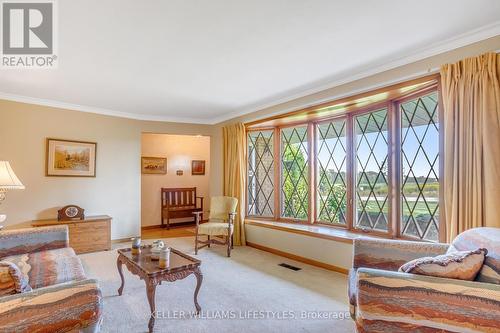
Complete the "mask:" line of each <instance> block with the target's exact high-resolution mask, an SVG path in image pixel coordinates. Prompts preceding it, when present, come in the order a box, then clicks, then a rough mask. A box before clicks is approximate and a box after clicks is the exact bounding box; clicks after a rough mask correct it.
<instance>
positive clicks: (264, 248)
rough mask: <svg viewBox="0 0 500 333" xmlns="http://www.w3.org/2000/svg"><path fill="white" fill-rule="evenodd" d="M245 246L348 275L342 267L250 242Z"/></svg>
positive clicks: (347, 271)
mask: <svg viewBox="0 0 500 333" xmlns="http://www.w3.org/2000/svg"><path fill="white" fill-rule="evenodd" d="M247 246H250V247H253V248H255V249H258V250H261V251H265V252H269V253H272V254H275V255H278V256H280V257H285V258H288V259H292V260H295V261H299V262H302V263H304V264H308V265H311V266H316V267H320V268H324V269H328V270H330V271H334V272H338V273H342V274H348V273H349V270H348V269H345V268H343V267H339V266H335V265H331V264H327V263H324V262H321V261H317V260H314V259H309V258H305V257H301V256H298V255H295V254H291V253H288V252H284V251H281V250H277V249H273V248H270V247H267V246H264V245H260V244H256V243H252V242H247Z"/></svg>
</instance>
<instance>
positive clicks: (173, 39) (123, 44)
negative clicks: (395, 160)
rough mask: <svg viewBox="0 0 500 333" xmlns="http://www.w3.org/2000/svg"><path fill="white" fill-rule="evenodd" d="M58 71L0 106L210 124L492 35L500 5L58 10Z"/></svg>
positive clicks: (91, 2) (245, 0) (22, 84)
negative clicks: (33, 105) (17, 103)
mask: <svg viewBox="0 0 500 333" xmlns="http://www.w3.org/2000/svg"><path fill="white" fill-rule="evenodd" d="M58 7H59V8H58V10H59V16H58V17H59V52H58V53H59V67H58V68H57V69H54V70H0V98H5V99H12V100H21V101H27V102H32V103H38V104H45V105H52V106H60V107H65V108H69V109H76V110H82V111H89V112H96V113H103V114H114V115H119V116H124V117H130V118H136V119H150V120H169V121H182V122H196V123H207V124H213V123H216V122H219V121H223V120H225V119H229V118H231V117H233V116H236V115H240V114H244V113H248V112H251V111H255V110H257V109H259V108H262V107H264V106H270V105H272V104H276V103H278V102H282V101H284V100H287V99H290V98H292V97H297V96H299V95H301V94H304V93H306V92H309V93H310V92H312V91H315V90H319V89H324V88H326V87H329V86H332V85H334V84H335V82H337V83H338V82H341V81H346V80H349V79H350V78H359V77H360V76H363V73H365V74H366V75H368V73H369V74H373V73H374V72H376V71H377V70H382V69H388V67H390V66H391V64H392V65H394V66H396V65H401V64H404V63H405V62H410V61H415V60H418V58H423V57H426V56H430V55H432V54H436V53H439V52H443V51H446V50H449V49H453V48H456V47H459V46H463V45H466V44H469V43H472V42H475V41H478V40H481V39H485V38H488V37H491V36H495V35H499V34H500V21H499V19H500V1H498V0H440V1H436V0H419V1H401V0H378V1H362V0H350V1H346V0H344V1H340V0H324V1H323V0H307V1H303V0H210V1H203V0H198V1H195V0H176V1H172V0H168V1H167V0H147V1H137V0H106V1H103V0H71V1H70V0H64V1H58Z"/></svg>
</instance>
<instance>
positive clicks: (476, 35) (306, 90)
mask: <svg viewBox="0 0 500 333" xmlns="http://www.w3.org/2000/svg"><path fill="white" fill-rule="evenodd" d="M498 35H500V20H499V21H496V22H494V23H492V24H489V25H485V26H483V27H480V28H478V29H474V30H471V31H469V32H467V33H464V34H461V35H459V36H456V37H452V38H449V39H446V40H444V41H442V42H438V43H434V44H431V45H429V46H427V47H424V48H421V49H419V50H416V51H415V52H412V54H411V55H402V56H395V57H393V58H392V60H390V61H387V62H384V63H383V64H373V65H371V66H367V68H366V69H365V70H362V71H356V70H353V71H350V72H347V73H345V74H344V75H342V77H338V78H336V79H333V80H331V81H329V82H328V83H326V84H320V85H314V86H309V87H307V86H305V87H303V89H300V88H298V89H296V90H301V91H300V92H299V93H290V94H288V95H286V94H285V95H283V96H281V97H279V98H275V99H270V100H268V101H266V102H264V103H261V104H257V105H254V106H252V107H248V108H243V109H241V110H235V111H233V112H228V113H226V114H224V115H222V116H219V117H213V118H209V120H207V119H203V118H190V117H171V116H158V115H147V114H136V113H129V112H121V111H116V110H111V109H105V108H99V107H94V106H86V105H79V104H73V103H67V102H61V101H57V100H51V99H44V98H36V97H29V96H22V95H16V94H10V93H5V92H1V91H0V99H4V100H9V101H15V102H21V103H28V104H35V105H43V106H49V107H55V108H61V109H68V110H74V111H80V112H87V113H94V114H100V115H106V116H112V117H120V118H128V119H134V120H142V121H159V122H176V123H191V124H204V125H216V124H219V123H222V122H225V121H228V120H231V119H233V118H237V117H241V116H244V115H247V114H250V113H253V112H256V111H260V110H263V109H267V108H270V107H273V106H276V105H279V104H283V103H286V102H290V101H292V100H295V99H299V98H303V97H306V96H308V95H312V94H315V93H319V92H321V91H324V90H328V89H331V88H334V87H336V86H340V85H343V84H346V83H349V82H353V81H356V80H360V79H363V78H366V77H369V76H372V75H375V74H379V73H382V72H385V71H388V70H391V69H394V68H397V67H400V66H404V65H408V64H411V63H414V62H417V61H419V60H422V59H425V58H429V57H432V56H435V55H438V54H441V53H444V52H449V51H452V50H454V49H457V48H460V47H464V46H467V45H469V44H473V43H476V42H479V41H482V40H485V39H488V38H491V37H495V36H498ZM497 52H498V51H497ZM435 71H437V68H433V69H429V70H427V71H425V72H420V73H414V74H413V75H410V76H408V77H404V78H398V79H397V80H393V81H390V82H382V83H380V84H378V85H376V86H370V87H365V88H363V89H359V90H358V91H352V92H350V93H349V94H345V95H338V96H330V97H329V98H327V99H323V100H315V101H314V103H313V104H319V103H323V102H328V101H332V100H335V99H338V98H341V97H347V96H349V95H354V94H357V93H360V92H364V91H368V90H372V89H376V88H379V87H383V86H386V85H388V84H393V83H398V82H402V81H404V80H408V79H412V78H416V77H419V76H422V75H425V74H429V73H432V72H435ZM313 104H311V103H309V104H306V103H303V104H300V105H298V106H295V107H293V108H289V109H284V110H280V111H277V112H275V113H272V114H267V115H266V117H269V116H272V115H276V114H281V113H285V112H290V111H294V110H297V109H301V108H304V107H308V106H312V105H313ZM257 119H258V117H256V118H255V119H252V120H257Z"/></svg>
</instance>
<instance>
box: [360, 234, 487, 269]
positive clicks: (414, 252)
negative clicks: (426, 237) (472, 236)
mask: <svg viewBox="0 0 500 333" xmlns="http://www.w3.org/2000/svg"><path fill="white" fill-rule="evenodd" d="M353 245H354V262H353V268H359V267H370V268H378V269H387V270H390V271H397V270H398V269H399V267H401V266H402V265H403V264H405V263H407V262H408V261H410V260H413V259H417V258H421V257H431V256H432V257H433V256H437V255H440V254H445V253H446V250H447V249H448V244H441V243H425V242H412V241H402V240H388V239H379V238H368V237H362V238H358V239H355V240H354V244H353ZM475 249H477V247H476V248H475ZM475 249H473V250H475Z"/></svg>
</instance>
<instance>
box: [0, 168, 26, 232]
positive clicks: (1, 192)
mask: <svg viewBox="0 0 500 333" xmlns="http://www.w3.org/2000/svg"><path fill="white" fill-rule="evenodd" d="M7 190H24V185H23V183H21V181H20V180H19V178H17V176H16V174H15V173H14V170H12V168H11V166H10V163H9V162H8V161H0V204H2V201H4V200H5V192H6V191H7ZM6 218H7V216H6V215H2V214H0V223H2V222H3V221H5V219H6ZM2 228H3V226H2V225H0V230H2Z"/></svg>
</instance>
